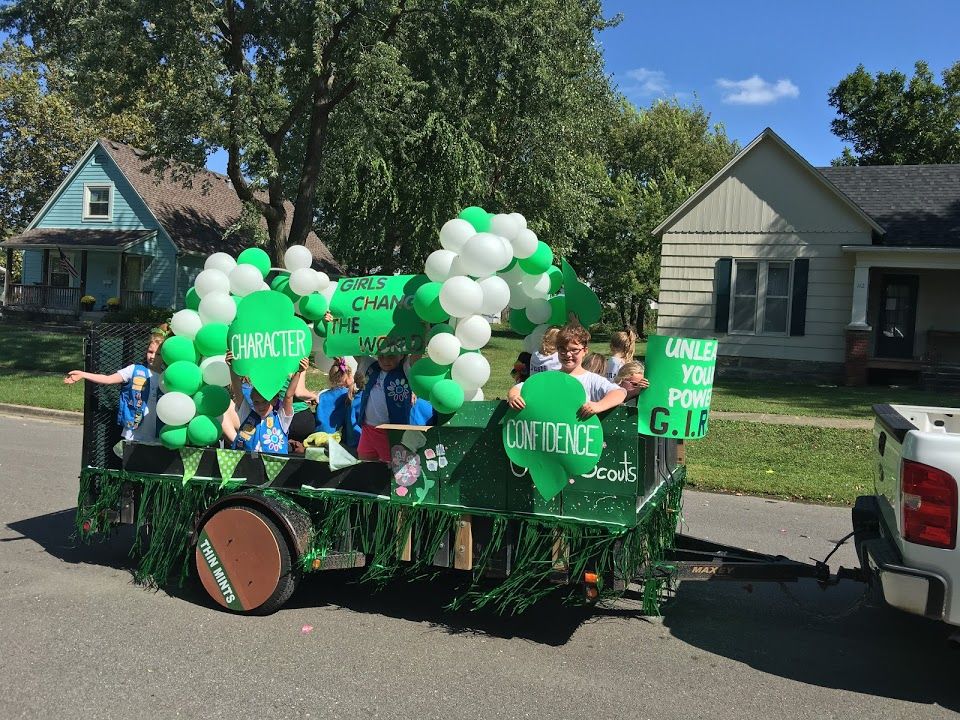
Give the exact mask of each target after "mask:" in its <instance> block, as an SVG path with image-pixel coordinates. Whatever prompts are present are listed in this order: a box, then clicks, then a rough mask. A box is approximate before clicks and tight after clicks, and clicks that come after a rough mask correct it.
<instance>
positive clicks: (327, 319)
mask: <svg viewBox="0 0 960 720" xmlns="http://www.w3.org/2000/svg"><path fill="white" fill-rule="evenodd" d="M323 321H324V322H325V323H328V322H333V313H332V312H330V311H329V310H327V311H326V312H325V313H324V314H323Z"/></svg>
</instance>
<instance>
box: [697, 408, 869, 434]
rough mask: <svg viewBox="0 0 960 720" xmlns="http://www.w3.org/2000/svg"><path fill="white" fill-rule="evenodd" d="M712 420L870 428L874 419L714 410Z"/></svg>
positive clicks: (711, 413) (857, 428)
mask: <svg viewBox="0 0 960 720" xmlns="http://www.w3.org/2000/svg"><path fill="white" fill-rule="evenodd" d="M710 418H711V419H712V420H741V421H743V422H756V423H765V424H767V425H804V426H808V427H827V428H840V429H842V430H869V429H870V428H872V427H873V421H872V420H858V419H854V418H831V417H817V416H815V415H772V414H770V413H745V412H722V411H720V410H712V411H711V412H710Z"/></svg>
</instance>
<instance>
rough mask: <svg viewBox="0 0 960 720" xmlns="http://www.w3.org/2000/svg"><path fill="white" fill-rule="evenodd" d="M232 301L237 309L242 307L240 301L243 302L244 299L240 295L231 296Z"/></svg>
mask: <svg viewBox="0 0 960 720" xmlns="http://www.w3.org/2000/svg"><path fill="white" fill-rule="evenodd" d="M230 299H231V300H233V304H234V305H236V306H237V307H240V301H241V300H243V298H242V297H240V296H239V295H231V296H230Z"/></svg>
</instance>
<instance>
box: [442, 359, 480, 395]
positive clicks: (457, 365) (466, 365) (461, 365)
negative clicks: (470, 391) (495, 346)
mask: <svg viewBox="0 0 960 720" xmlns="http://www.w3.org/2000/svg"><path fill="white" fill-rule="evenodd" d="M450 376H451V377H452V378H453V381H454V382H455V383H457V385H459V386H460V387H464V388H479V387H483V385H484V384H485V383H486V382H487V380H489V379H490V363H488V362H487V359H486V358H485V357H484V356H483V355H481V354H480V353H464V354H463V355H461V356H460V357H458V358H457V359H456V361H455V362H454V363H453V368H452V369H451V371H450ZM464 395H466V393H464Z"/></svg>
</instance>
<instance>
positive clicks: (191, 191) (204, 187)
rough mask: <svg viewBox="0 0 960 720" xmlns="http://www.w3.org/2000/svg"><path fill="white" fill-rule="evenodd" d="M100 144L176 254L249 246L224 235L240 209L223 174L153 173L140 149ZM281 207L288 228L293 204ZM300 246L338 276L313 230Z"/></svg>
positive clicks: (240, 238)
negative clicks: (168, 240)
mask: <svg viewBox="0 0 960 720" xmlns="http://www.w3.org/2000/svg"><path fill="white" fill-rule="evenodd" d="M100 145H101V146H102V147H103V148H104V149H105V150H106V151H107V152H108V153H109V154H110V157H111V158H112V159H113V161H114V162H115V163H116V164H117V166H118V167H119V168H120V170H121V172H123V174H124V176H125V177H126V178H127V180H129V181H130V184H131V185H133V188H134V190H136V191H137V193H138V194H139V195H140V197H141V198H142V199H143V201H144V202H145V203H146V204H147V207H148V208H149V209H150V211H151V212H152V213H153V214H154V216H156V218H157V220H158V221H159V222H160V224H161V225H162V226H163V228H164V230H166V231H167V234H168V235H169V236H170V239H171V240H172V241H173V242H174V244H175V245H176V246H177V248H178V249H179V250H180V251H181V252H188V253H199V254H204V255H206V254H210V253H213V252H218V251H222V252H227V253H230V254H232V255H236V254H237V253H239V252H240V251H241V250H242V249H243V248H245V247H249V246H250V244H251V243H250V240H249V238H246V237H244V236H242V235H241V234H231V235H228V236H227V237H224V233H225V232H226V230H227V229H228V228H230V227H231V226H232V225H233V224H234V223H236V222H237V220H239V219H240V216H241V213H242V211H243V205H242V203H241V202H240V198H238V197H237V193H236V192H235V191H234V189H233V186H232V185H231V183H230V179H229V178H228V177H226V176H225V175H220V174H219V173H215V172H212V171H210V170H206V169H199V168H190V169H189V170H188V171H187V172H186V173H184V171H183V168H182V167H180V168H177V175H176V177H174V174H173V173H172V172H171V171H170V170H165V171H164V172H163V174H162V176H159V177H158V175H157V173H156V172H154V171H153V170H151V169H150V160H149V158H148V157H147V155H146V153H144V152H143V151H142V150H138V149H136V148H134V147H131V146H130V145H126V144H124V143H120V142H117V141H115V140H108V139H101V140H100ZM184 179H186V180H187V182H186V183H185V182H184ZM286 209H287V223H288V229H289V223H290V222H291V220H292V218H293V205H292V204H291V203H289V202H287V203H286ZM264 227H266V225H265V223H264ZM305 244H306V246H307V248H308V249H309V250H310V251H311V252H312V253H313V257H314V267H315V268H317V269H319V270H323V271H324V272H327V273H329V274H332V275H340V274H341V272H342V271H341V268H340V265H339V264H338V263H337V261H336V260H335V259H334V257H333V255H332V254H331V253H330V250H329V249H328V248H327V246H326V245H325V244H324V243H323V242H322V241H321V240H320V238H318V237H317V236H316V234H315V233H314V232H313V231H311V232H310V234H309V235H308V236H307V241H306V243H305Z"/></svg>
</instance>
